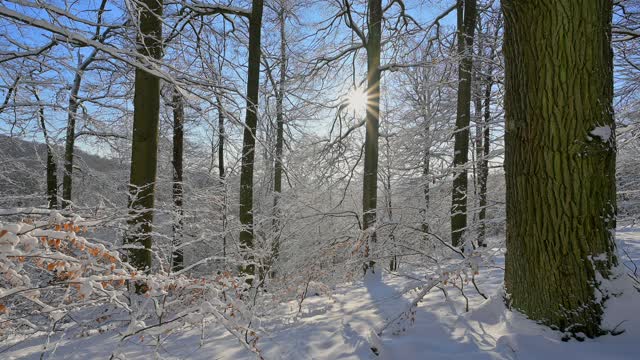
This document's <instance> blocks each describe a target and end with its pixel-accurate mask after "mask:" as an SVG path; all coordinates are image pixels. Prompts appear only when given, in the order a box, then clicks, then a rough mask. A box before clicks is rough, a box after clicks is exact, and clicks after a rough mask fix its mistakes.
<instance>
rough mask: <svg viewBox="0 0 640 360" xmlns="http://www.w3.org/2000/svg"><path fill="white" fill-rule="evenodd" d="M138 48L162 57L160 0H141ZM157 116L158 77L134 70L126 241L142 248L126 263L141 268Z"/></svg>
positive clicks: (145, 262)
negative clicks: (128, 216) (128, 214)
mask: <svg viewBox="0 0 640 360" xmlns="http://www.w3.org/2000/svg"><path fill="white" fill-rule="evenodd" d="M136 4H137V7H136V9H137V11H139V12H140V27H139V34H138V39H137V42H138V51H139V52H140V55H142V56H145V57H148V58H152V59H155V60H159V59H161V58H162V19H161V18H162V6H163V4H162V0H142V1H140V4H138V3H136ZM159 115H160V79H159V78H158V77H157V76H155V75H152V74H150V73H148V72H146V71H144V70H141V69H139V68H138V69H136V77H135V93H134V97H133V136H132V144H131V176H130V180H129V209H130V219H129V221H128V223H129V233H128V234H127V239H126V241H127V243H130V244H137V245H140V246H141V247H142V248H136V249H130V250H129V260H130V262H131V263H132V264H133V265H134V266H136V267H137V268H138V269H141V270H147V271H148V270H149V269H150V268H151V263H152V254H151V242H152V238H151V231H152V224H153V207H154V195H155V181H156V169H157V157H158V120H159Z"/></svg>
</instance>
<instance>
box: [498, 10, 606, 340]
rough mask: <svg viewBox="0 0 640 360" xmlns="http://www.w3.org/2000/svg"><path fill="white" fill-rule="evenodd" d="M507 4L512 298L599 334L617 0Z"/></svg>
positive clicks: (535, 313) (569, 326)
mask: <svg viewBox="0 0 640 360" xmlns="http://www.w3.org/2000/svg"><path fill="white" fill-rule="evenodd" d="M502 9H503V13H504V18H505V40H504V53H505V66H506V68H505V70H506V88H505V91H506V97H505V110H506V113H505V115H506V149H505V150H506V152H505V171H506V180H507V189H506V190H507V193H506V196H507V240H506V241H507V254H506V269H505V288H506V291H507V299H508V302H509V304H510V305H511V306H512V307H513V308H515V309H518V310H521V311H522V312H524V313H525V314H526V315H527V316H528V317H529V318H531V319H534V320H539V321H542V322H544V323H546V324H548V325H550V326H552V327H555V328H558V329H560V330H562V331H568V332H571V333H574V334H576V333H584V334H585V335H586V336H589V337H593V336H597V335H600V334H602V333H603V330H602V329H601V327H600V322H601V318H602V313H603V304H604V301H606V299H607V295H606V292H605V290H603V289H602V283H601V281H602V279H607V278H609V276H610V275H611V268H612V267H613V266H614V265H615V264H616V263H617V259H616V256H615V245H614V229H615V226H616V182H615V163H616V140H615V131H614V121H613V110H612V101H613V68H612V50H611V21H612V2H610V1H587V2H577V1H571V0H539V1H534V2H529V1H518V0H505V1H503V2H502ZM558 29H562V31H558ZM600 292H604V295H603V296H600V295H596V294H597V293H600Z"/></svg>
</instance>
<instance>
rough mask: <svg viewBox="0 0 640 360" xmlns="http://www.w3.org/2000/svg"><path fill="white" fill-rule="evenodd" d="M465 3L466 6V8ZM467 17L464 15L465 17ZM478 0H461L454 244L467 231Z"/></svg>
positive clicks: (452, 200)
mask: <svg viewBox="0 0 640 360" xmlns="http://www.w3.org/2000/svg"><path fill="white" fill-rule="evenodd" d="M463 4H464V6H463ZM463 14H464V15H463ZM475 17H476V0H464V1H462V0H459V1H458V53H459V54H460V56H461V59H460V64H459V65H458V80H459V82H458V104H457V113H456V130H455V144H454V155H453V168H454V174H453V189H452V191H451V194H452V195H451V243H452V244H453V246H461V245H463V244H462V242H463V239H464V232H465V231H466V228H467V170H466V168H465V166H466V164H467V161H468V160H469V120H470V118H471V72H472V70H473V59H472V56H471V55H472V49H473V33H474V30H475Z"/></svg>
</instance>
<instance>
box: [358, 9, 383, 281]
mask: <svg viewBox="0 0 640 360" xmlns="http://www.w3.org/2000/svg"><path fill="white" fill-rule="evenodd" d="M381 36H382V1H381V0H369V36H368V38H367V115H366V122H365V123H366V138H365V142H364V179H363V184H362V218H363V226H364V230H367V229H368V228H370V227H373V226H375V224H376V209H377V203H378V128H379V127H380V124H379V123H380V41H381ZM375 242H376V233H375V230H374V231H373V232H372V233H371V234H370V235H369V239H368V243H367V244H366V248H365V256H367V257H368V256H369V251H370V247H371V245H373V244H374V243H375ZM374 265H375V262H374V261H372V260H371V261H369V263H368V264H365V270H367V271H371V272H375V269H374Z"/></svg>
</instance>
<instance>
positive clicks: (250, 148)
mask: <svg viewBox="0 0 640 360" xmlns="http://www.w3.org/2000/svg"><path fill="white" fill-rule="evenodd" d="M262 10H263V1H262V0H253V2H252V6H251V16H250V18H249V74H248V78H247V110H246V118H245V127H244V134H243V143H242V165H241V168H240V214H239V215H240V216H239V217H240V223H241V224H242V230H241V231H240V246H241V247H242V250H243V251H244V252H245V253H246V254H245V260H247V261H248V262H249V264H248V265H246V266H244V267H243V269H242V271H243V272H244V273H245V274H248V275H253V274H254V273H255V265H254V264H252V262H253V255H251V254H249V251H250V250H251V249H253V245H254V244H253V243H254V241H253V240H254V235H253V165H254V164H253V163H254V159H255V147H256V137H255V136H256V127H257V124H258V92H259V90H260V56H261V49H260V33H261V28H262Z"/></svg>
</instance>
